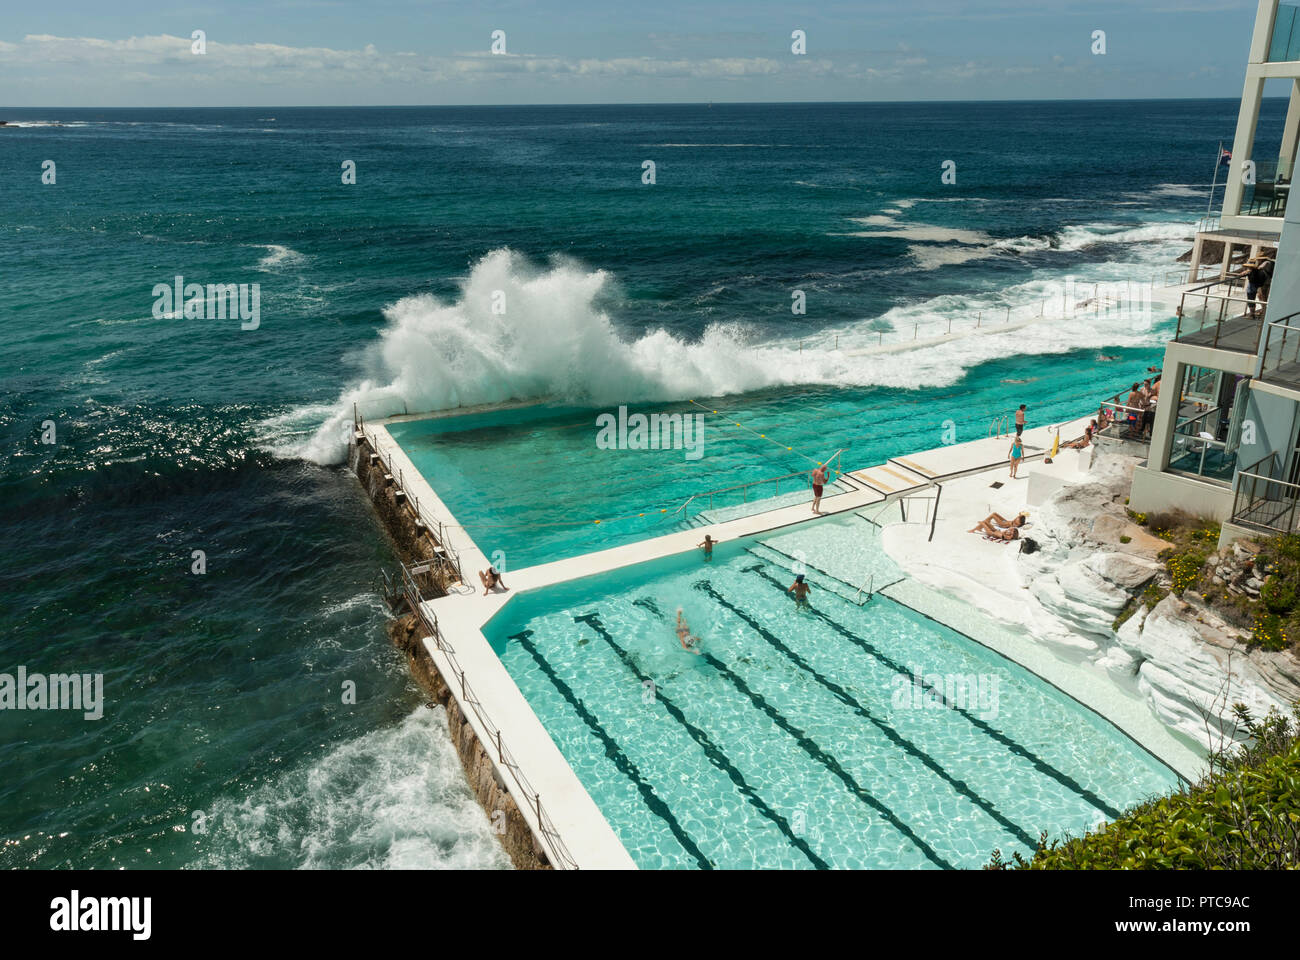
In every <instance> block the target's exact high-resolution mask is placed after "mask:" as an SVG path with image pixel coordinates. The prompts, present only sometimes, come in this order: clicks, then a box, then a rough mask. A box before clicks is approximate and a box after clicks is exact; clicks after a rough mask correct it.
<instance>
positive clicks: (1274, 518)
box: [1232, 453, 1300, 533]
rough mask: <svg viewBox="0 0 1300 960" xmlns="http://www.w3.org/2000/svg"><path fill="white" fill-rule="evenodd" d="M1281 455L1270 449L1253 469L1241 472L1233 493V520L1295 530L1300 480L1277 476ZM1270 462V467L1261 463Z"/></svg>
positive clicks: (1277, 530) (1276, 530)
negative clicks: (1270, 451) (1263, 466)
mask: <svg viewBox="0 0 1300 960" xmlns="http://www.w3.org/2000/svg"><path fill="white" fill-rule="evenodd" d="M1277 459H1278V458H1277V455H1276V454H1275V453H1270V454H1268V455H1267V456H1265V457H1264V458H1263V459H1262V460H1260V461H1259V462H1258V463H1256V464H1254V465H1253V466H1252V468H1251V469H1250V470H1242V471H1239V472H1238V473H1237V479H1236V482H1235V484H1234V488H1235V489H1234V491H1233V496H1232V522H1233V523H1235V524H1237V525H1238V526H1243V527H1253V528H1255V529H1257V530H1266V531H1270V532H1273V533H1294V532H1295V530H1296V506H1297V504H1300V484H1295V483H1291V482H1289V481H1286V480H1278V479H1276V478H1275V477H1274V476H1273V472H1274V470H1275V469H1276V468H1277ZM1266 462H1267V467H1266V468H1261V465H1263V464H1265V463H1266Z"/></svg>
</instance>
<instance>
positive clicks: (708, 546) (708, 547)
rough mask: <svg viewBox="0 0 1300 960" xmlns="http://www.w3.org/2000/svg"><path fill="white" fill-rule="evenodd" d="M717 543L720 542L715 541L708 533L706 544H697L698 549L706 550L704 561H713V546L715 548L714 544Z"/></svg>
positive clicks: (705, 539)
mask: <svg viewBox="0 0 1300 960" xmlns="http://www.w3.org/2000/svg"><path fill="white" fill-rule="evenodd" d="M717 542H718V541H716V540H714V539H713V538H712V537H711V536H709V535H708V534H707V533H706V534H705V535H704V542H703V543H697V544H696V546H697V547H703V548H704V559H705V560H712V559H713V546H714V544H716V543H717Z"/></svg>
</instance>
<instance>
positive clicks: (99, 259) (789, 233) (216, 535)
mask: <svg viewBox="0 0 1300 960" xmlns="http://www.w3.org/2000/svg"><path fill="white" fill-rule="evenodd" d="M1285 102H1286V101H1285V100H1284V99H1269V100H1267V101H1266V102H1265V106H1264V111H1263V114H1262V116H1261V121H1260V138H1261V143H1263V142H1264V141H1265V140H1269V139H1270V138H1271V140H1272V141H1273V142H1276V139H1277V137H1278V136H1279V135H1280V132H1281V127H1282V120H1283V112H1284V109H1285ZM1237 107H1238V104H1237V101H1236V100H1235V99H1225V100H1216V101H1198V102H1139V101H1134V102H1113V101H1109V102H1095V103H1088V102H1070V103H990V104H981V103H963V104H938V103H935V104H930V103H926V104H745V105H728V104H715V105H714V106H713V107H711V108H710V107H706V106H704V105H630V106H629V105H623V106H576V107H509V108H506V107H501V108H472V107H466V108H458V107H448V108H397V109H383V108H373V109H370V108H355V109H354V108H338V109H316V108H275V109H273V110H272V109H265V108H249V109H233V108H232V109H201V110H190V109H160V110H155V109H131V110H101V109H35V108H32V109H6V110H5V112H4V119H6V120H8V121H9V125H8V126H6V127H5V128H3V129H2V130H0V184H3V189H0V263H3V264H4V268H5V269H4V281H5V282H4V283H3V284H0V319H2V320H3V322H2V323H0V494H3V497H4V502H5V505H6V509H5V511H4V512H3V513H0V589H2V590H3V592H4V596H5V600H6V602H5V604H4V606H3V607H2V608H0V670H3V671H12V670H13V669H14V668H15V667H16V666H18V665H26V666H27V667H28V668H29V670H37V669H45V670H50V671H53V670H60V671H74V672H101V673H103V674H104V677H105V697H106V699H107V701H108V704H107V709H106V712H105V716H104V719H103V720H102V721H97V722H95V723H93V724H92V723H89V722H86V721H81V720H74V719H73V718H71V717H69V716H67V715H65V714H54V713H46V714H40V715H36V714H30V713H23V714H14V713H5V714H3V715H0V765H2V766H3V769H4V770H5V771H6V773H7V774H8V775H7V776H6V777H4V778H3V779H0V836H2V837H3V839H4V841H5V843H4V844H3V845H0V866H6V867H7V866H33V867H61V866H73V867H82V868H112V867H117V866H126V867H151V866H176V867H180V866H196V865H197V866H201V865H210V864H215V863H220V864H231V865H234V864H251V863H256V864H258V865H263V866H276V867H282V868H289V867H295V866H321V865H323V866H333V867H348V866H363V865H377V864H386V863H389V864H391V863H400V864H403V865H406V864H422V865H426V866H439V865H448V864H456V865H459V864H463V863H477V864H481V865H500V864H502V863H503V862H504V861H503V855H502V854H501V850H500V847H499V845H498V844H497V842H496V840H495V838H494V837H493V836H492V834H491V831H490V828H489V826H488V824H487V820H486V818H485V817H484V816H483V815H482V813H481V811H480V810H479V809H478V807H477V805H476V804H475V803H474V800H473V797H472V795H471V794H470V792H469V790H468V788H467V787H466V785H465V784H464V778H463V775H462V773H461V770H460V765H459V761H458V760H457V758H456V756H455V753H454V751H453V750H452V749H451V747H450V745H449V744H447V743H445V742H444V741H443V739H442V736H441V733H440V731H439V729H438V724H439V722H440V720H439V715H438V714H437V713H436V712H433V711H427V710H425V709H424V707H423V706H422V705H421V703H422V700H423V697H422V696H421V695H420V693H419V691H418V689H416V688H415V687H414V685H413V684H412V682H411V681H410V679H409V677H408V676H407V672H406V670H405V666H404V665H403V663H402V662H401V659H400V657H399V656H398V655H397V654H396V653H395V652H394V651H393V650H392V649H391V648H390V646H389V645H388V641H387V640H386V638H385V636H384V618H385V614H386V611H385V607H384V605H383V602H382V600H381V598H380V596H379V591H378V589H377V587H376V584H377V583H378V572H379V569H380V568H381V567H388V568H389V569H391V568H392V565H393V564H394V562H395V558H394V556H393V554H392V551H391V549H390V548H389V546H388V543H387V541H386V539H385V537H384V534H383V531H382V529H381V527H380V526H379V525H378V524H377V523H376V521H375V517H374V514H373V511H372V510H371V508H370V506H369V504H368V503H367V502H366V500H365V497H364V495H363V493H362V492H361V491H360V490H359V488H358V485H357V483H356V481H355V479H354V478H353V477H352V476H351V475H350V474H349V473H348V472H347V470H345V469H343V467H342V466H341V464H342V461H343V446H342V443H341V442H340V440H339V437H340V432H339V430H338V429H337V428H338V426H339V425H340V423H341V419H342V418H344V417H346V416H348V415H349V414H350V412H351V405H352V401H353V400H356V401H357V402H359V403H360V404H361V405H362V407H363V412H364V413H365V414H366V415H367V416H369V417H377V416H382V415H388V414H394V413H400V412H402V411H404V410H409V411H411V412H416V411H423V410H455V409H458V408H461V407H464V406H466V405H469V404H480V403H485V404H491V403H503V402H507V401H520V402H537V401H540V402H543V403H544V404H546V407H545V409H546V410H548V411H550V412H549V413H547V414H546V415H545V416H543V417H542V419H541V420H540V421H537V422H534V423H533V424H531V425H530V424H528V423H523V422H519V420H518V415H517V414H508V415H504V416H502V417H501V418H500V420H499V424H500V425H499V426H498V427H496V428H493V429H488V428H486V427H485V428H484V429H481V430H480V429H477V428H474V429H463V430H459V432H458V433H457V434H456V435H455V436H454V439H450V440H449V441H448V442H447V443H446V444H444V445H443V446H442V447H441V448H439V449H436V450H433V451H432V452H431V453H430V455H431V456H432V457H434V458H435V460H434V462H432V463H431V466H430V470H431V479H432V481H433V482H434V484H435V486H436V487H437V488H438V489H439V490H440V491H444V492H445V493H446V495H447V497H448V499H449V502H451V503H452V505H453V508H454V509H455V510H456V511H457V514H458V515H459V516H460V517H461V519H462V521H463V522H464V523H466V524H467V525H468V526H469V527H470V529H471V532H472V533H473V535H474V536H475V538H476V539H477V540H478V541H479V543H480V544H481V545H482V546H483V547H484V548H485V549H487V550H489V551H492V550H496V549H503V550H505V551H506V554H507V557H508V561H509V566H512V567H518V566H521V565H523V564H526V563H529V562H533V561H535V560H537V559H545V558H548V557H553V556H560V555H564V554H565V553H570V552H574V553H576V552H581V551H583V550H588V549H592V548H593V547H596V546H600V545H602V544H608V543H613V542H621V541H622V540H623V539H625V538H627V537H629V536H631V535H635V529H636V528H635V524H633V523H632V522H630V521H628V522H625V521H617V520H613V519H607V522H606V523H602V524H601V525H599V526H596V525H595V524H594V523H592V522H591V521H592V520H594V519H596V518H597V517H595V516H592V514H593V513H600V514H605V515H606V517H607V518H608V517H609V516H610V515H611V514H627V513H636V512H643V509H642V508H643V507H652V506H653V505H655V504H658V505H659V506H660V508H661V509H664V508H666V507H667V505H668V504H672V505H673V506H676V505H677V504H679V503H680V502H681V499H682V498H684V497H685V496H689V495H690V494H692V493H695V492H697V489H698V488H703V489H712V488H716V487H721V486H727V485H730V484H731V483H733V482H739V481H741V480H747V479H753V478H759V477H768V476H774V475H777V474H782V473H789V472H792V471H795V470H803V469H806V468H807V466H808V463H807V461H805V460H803V459H801V458H799V457H796V456H794V452H795V451H798V452H801V453H803V454H806V455H811V456H817V455H818V452H821V453H825V452H830V451H831V450H834V449H835V448H837V447H839V446H847V447H849V448H850V452H849V453H846V455H845V456H846V460H845V463H846V465H852V466H862V465H864V464H866V463H871V462H875V461H878V460H880V459H882V458H883V457H884V456H885V455H887V454H888V453H897V452H901V451H904V450H914V449H918V448H928V447H934V446H938V445H939V444H940V443H941V442H942V436H941V432H940V428H941V426H942V424H943V421H944V420H946V419H951V420H952V421H953V422H954V424H955V426H956V429H957V438H958V439H969V438H971V437H972V436H982V435H983V433H984V431H985V427H984V426H983V425H982V424H981V422H980V418H981V417H985V416H988V415H990V414H991V413H994V412H1002V411H1005V410H1007V409H1008V408H1009V407H1011V406H1014V404H1016V403H1020V402H1022V401H1026V400H1027V401H1028V402H1030V404H1031V423H1036V422H1047V421H1050V419H1052V418H1055V417H1064V416H1068V415H1072V414H1074V413H1076V412H1080V411H1079V410H1078V409H1077V408H1076V406H1075V404H1076V403H1084V402H1085V401H1086V403H1087V404H1091V403H1092V402H1093V401H1094V400H1095V398H1096V394H1097V392H1098V391H1103V392H1113V390H1114V389H1115V381H1119V383H1120V384H1121V385H1122V384H1124V383H1125V382H1131V378H1132V376H1134V375H1135V374H1136V373H1137V372H1140V371H1141V370H1142V369H1143V368H1145V367H1146V366H1147V365H1148V364H1150V363H1151V362H1152V361H1153V360H1154V359H1155V358H1156V357H1158V356H1159V351H1160V346H1159V338H1160V333H1161V329H1163V328H1158V329H1155V330H1135V329H1132V328H1130V327H1126V326H1124V325H1122V324H1114V323H1101V324H1097V323H1093V322H1091V320H1088V322H1081V323H1078V324H1070V325H1066V326H1062V325H1060V324H1056V325H1052V324H1047V325H1043V326H1040V327H1037V328H1028V329H1026V330H1024V331H1019V332H1017V333H1015V334H1012V335H1007V336H995V337H982V338H978V339H969V340H964V341H960V342H957V343H955V344H953V345H949V346H929V347H924V348H921V349H917V350H912V351H908V352H905V353H903V354H898V355H890V356H886V357H871V356H851V355H850V352H851V351H850V350H849V348H850V347H852V346H854V345H860V344H867V345H870V343H871V342H873V340H875V339H876V338H878V337H879V336H880V335H881V334H884V335H885V336H887V337H890V338H896V337H899V336H903V337H906V336H910V335H911V331H912V330H913V329H915V327H914V325H915V324H918V323H920V324H923V325H925V326H924V327H923V329H925V330H929V329H938V328H941V327H946V324H947V323H948V322H949V321H951V322H952V323H953V324H954V325H955V326H960V325H961V324H962V323H966V324H969V322H970V319H971V316H972V314H974V315H975V316H976V317H978V316H979V312H980V311H985V313H984V315H985V317H997V316H1004V315H1005V311H1006V310H1007V309H1011V310H1012V311H1013V312H1014V311H1023V310H1030V309H1032V308H1033V306H1034V305H1036V304H1037V302H1038V300H1039V299H1040V298H1041V296H1042V295H1043V293H1044V291H1045V290H1046V289H1047V286H1048V285H1049V284H1050V283H1053V282H1058V281H1060V280H1061V279H1062V278H1064V277H1067V276H1076V277H1078V278H1079V279H1080V281H1081V282H1083V281H1098V280H1121V279H1139V280H1146V279H1149V277H1150V275H1151V274H1152V273H1153V272H1155V271H1159V270H1163V269H1165V268H1167V267H1169V266H1170V265H1171V261H1172V260H1173V258H1175V257H1177V256H1178V255H1179V254H1181V253H1183V252H1185V251H1186V250H1187V249H1189V247H1190V238H1191V224H1192V223H1193V222H1194V221H1195V219H1196V218H1197V217H1198V216H1200V215H1202V214H1203V213H1204V211H1205V209H1206V199H1207V198H1206V194H1207V193H1208V190H1209V187H1208V183H1209V179H1210V175H1211V173H1212V171H1213V157H1214V155H1215V148H1216V145H1217V142H1218V141H1219V140H1221V139H1230V138H1231V131H1232V130H1233V128H1234V125H1235V123H1236V114H1237ZM1081 131H1086V134H1081ZM708 144H745V145H750V146H737V147H716V146H707V145H708ZM1116 144H1122V145H1123V148H1122V149H1116V147H1115V145H1116ZM949 156H951V157H953V158H954V159H955V160H956V161H957V163H958V168H959V171H960V172H959V177H958V184H957V185H956V186H955V187H953V186H945V185H943V184H941V183H940V181H939V172H940V171H939V163H940V160H941V158H945V157H949ZM647 158H650V159H655V160H657V161H658V164H659V166H658V171H659V176H658V184H657V186H655V187H654V188H653V189H651V188H648V187H645V186H643V185H642V184H641V182H640V174H641V163H642V161H643V160H645V159H647ZM47 159H55V160H56V161H57V164H58V180H57V184H54V185H43V184H42V183H41V178H40V173H41V168H42V163H43V161H45V160H47ZM344 159H353V160H355V161H356V162H357V170H358V179H357V183H356V184H355V185H353V186H343V185H342V184H341V183H340V182H339V181H340V178H339V171H340V163H341V161H342V160H344ZM178 274H181V275H184V277H185V278H186V280H187V281H190V282H201V283H221V284H226V283H247V284H252V283H257V284H259V285H260V290H261V323H260V326H259V327H258V329H256V330H253V331H243V330H241V329H240V326H239V324H238V323H232V322H228V321H221V320H212V321H208V320H198V319H179V318H175V317H160V316H157V315H155V314H154V312H153V306H154V298H153V294H152V290H153V287H154V285H155V284H158V283H160V282H170V281H171V280H172V279H173V278H174V277H175V276H176V275H178ZM795 289H799V290H802V291H804V293H805V294H806V297H807V312H806V313H804V314H798V315H796V314H793V313H792V312H791V293H792V291H793V290H795ZM497 290H501V291H503V292H504V293H505V294H506V303H507V305H508V309H507V312H506V313H505V314H504V315H501V316H498V315H495V314H493V313H492V312H491V309H490V304H491V303H492V294H493V292H494V291H497ZM835 337H839V338H840V339H839V344H840V347H841V349H840V350H839V351H836V350H835V349H834V346H833V344H834V342H835V341H834V339H833V338H835ZM1098 354H1105V355H1108V356H1117V357H1119V359H1117V360H1114V361H1104V362H1103V361H1096V360H1095V357H1096V355H1098ZM1094 367H1095V368H1096V369H1094ZM1108 368H1110V369H1108ZM1003 381H1007V382H1005V383H1004V382H1003ZM1019 381H1024V382H1023V383H1022V382H1019ZM1076 394H1077V395H1079V396H1078V397H1076V398H1075V399H1074V400H1069V399H1068V398H1071V397H1074V396H1075V395H1076ZM705 396H715V397H717V398H718V400H717V408H718V409H727V410H728V411H734V413H735V414H736V419H738V420H741V422H743V423H746V424H747V425H749V426H762V427H769V428H770V433H771V436H773V437H775V438H777V439H778V440H782V441H784V442H785V444H786V445H788V446H791V447H793V450H792V451H784V450H783V449H782V448H780V447H778V446H777V445H775V444H762V443H759V442H758V441H756V440H755V439H754V437H753V436H752V434H749V433H747V432H744V431H736V432H734V433H733V432H731V431H729V430H728V428H727V427H726V425H725V424H720V423H716V422H715V423H712V424H711V426H710V428H709V432H708V434H707V437H706V446H705V455H704V456H703V457H702V458H701V459H700V460H699V461H696V462H693V463H690V464H687V463H686V462H684V460H683V459H682V458H680V457H668V456H666V457H663V458H659V457H658V454H657V453H654V452H647V453H645V454H634V453H631V452H628V453H614V452H610V453H609V454H608V455H605V456H593V453H594V452H595V451H594V446H593V442H592V441H593V434H594V429H593V423H594V417H595V415H596V414H597V413H598V412H599V411H601V410H608V409H610V408H611V406H613V405H617V404H618V403H621V402H627V403H629V404H633V405H636V407H637V409H643V410H646V411H651V410H656V409H677V407H676V404H679V403H681V402H682V401H683V400H684V399H686V398H699V397H705ZM742 415H743V416H742ZM1035 416H1037V417H1041V418H1042V419H1041V420H1036V419H1034V418H1035ZM47 420H48V421H53V422H54V423H55V424H56V425H57V437H58V439H57V442H56V443H55V444H49V445H47V444H43V443H42V442H41V438H42V433H43V424H44V423H45V422H46V421H47ZM460 426H462V427H464V426H467V425H466V424H460ZM760 432H768V431H767V430H762V431H760ZM417 452H418V451H417ZM661 460H662V462H661ZM539 461H540V462H539ZM570 466H572V467H574V469H573V470H570V469H568V468H569V467H570ZM561 467H564V468H565V469H561ZM782 489H783V491H784V487H783V488H782ZM584 509H585V510H586V513H584V512H583V510H584ZM692 509H693V508H692ZM561 510H563V511H565V512H567V513H568V514H572V515H573V516H574V517H577V518H581V519H577V520H574V521H573V523H571V524H569V525H568V526H565V527H548V526H545V524H549V523H553V522H554V521H555V514H556V513H557V512H559V511H561ZM634 519H637V518H634ZM639 519H644V518H639ZM565 522H566V523H569V519H568V518H567V517H566V519H565ZM620 524H624V527H622V528H621V527H620ZM658 530H659V528H658V527H651V526H649V525H647V526H646V528H645V529H644V530H643V531H642V532H645V533H653V532H658ZM602 538H603V539H602ZM196 549H201V550H204V551H206V554H207V559H208V564H207V571H208V572H207V573H206V574H205V575H204V577H202V578H200V577H196V576H194V575H192V574H191V573H190V569H191V567H190V565H191V562H192V560H191V553H192V551H194V550H196ZM345 682H354V683H355V684H356V686H357V691H358V698H357V702H356V704H344V703H343V702H342V701H341V687H342V685H343V684H344V683H345ZM196 811H203V812H207V813H208V814H214V815H215V816H216V822H219V823H222V824H223V825H224V826H223V828H222V829H218V830H213V831H210V832H209V833H208V834H207V835H206V836H201V835H195V834H194V833H193V832H190V831H189V830H188V826H189V825H190V824H192V823H193V814H194V813H195V812H196ZM430 811H432V813H431V812H430ZM181 828H186V829H181Z"/></svg>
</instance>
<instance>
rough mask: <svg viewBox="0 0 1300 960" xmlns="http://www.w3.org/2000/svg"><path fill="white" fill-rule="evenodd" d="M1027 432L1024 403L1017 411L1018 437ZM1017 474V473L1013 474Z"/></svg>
mask: <svg viewBox="0 0 1300 960" xmlns="http://www.w3.org/2000/svg"><path fill="white" fill-rule="evenodd" d="M1024 432H1025V405H1024V404H1023V403H1022V404H1021V405H1020V409H1019V410H1017V411H1016V439H1020V435H1021V434H1022V433H1024ZM1012 476H1015V474H1012Z"/></svg>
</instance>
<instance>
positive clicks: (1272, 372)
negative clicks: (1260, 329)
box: [1260, 311, 1300, 386]
mask: <svg viewBox="0 0 1300 960" xmlns="http://www.w3.org/2000/svg"><path fill="white" fill-rule="evenodd" d="M1260 379H1261V380H1268V381H1269V382H1272V383H1282V384H1285V385H1288V386H1300V311H1297V312H1296V313H1292V314H1288V315H1287V316H1285V317H1283V318H1282V319H1281V320H1273V321H1271V322H1270V323H1268V324H1266V325H1265V327H1264V359H1263V361H1262V363H1261V366H1260Z"/></svg>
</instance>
